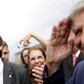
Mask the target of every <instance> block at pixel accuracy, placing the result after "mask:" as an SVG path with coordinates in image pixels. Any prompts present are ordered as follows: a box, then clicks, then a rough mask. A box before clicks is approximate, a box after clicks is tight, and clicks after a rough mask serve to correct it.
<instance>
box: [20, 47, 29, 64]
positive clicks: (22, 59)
mask: <svg viewBox="0 0 84 84" xmlns="http://www.w3.org/2000/svg"><path fill="white" fill-rule="evenodd" d="M28 49H29V48H24V49H23V50H22V51H21V61H22V63H23V64H26V63H25V61H24V58H23V52H24V51H25V50H28Z"/></svg>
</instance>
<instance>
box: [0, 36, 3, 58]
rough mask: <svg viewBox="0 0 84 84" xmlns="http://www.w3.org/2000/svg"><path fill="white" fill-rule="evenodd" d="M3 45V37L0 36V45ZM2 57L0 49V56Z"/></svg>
mask: <svg viewBox="0 0 84 84" xmlns="http://www.w3.org/2000/svg"><path fill="white" fill-rule="evenodd" d="M2 45H3V39H2V37H1V36H0V46H2ZM1 57H2V50H0V58H1Z"/></svg>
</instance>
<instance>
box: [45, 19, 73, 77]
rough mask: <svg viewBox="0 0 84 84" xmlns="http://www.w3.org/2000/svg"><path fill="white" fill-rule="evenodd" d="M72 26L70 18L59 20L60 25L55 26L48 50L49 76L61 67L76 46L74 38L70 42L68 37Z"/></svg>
mask: <svg viewBox="0 0 84 84" xmlns="http://www.w3.org/2000/svg"><path fill="white" fill-rule="evenodd" d="M70 28H71V21H70V19H69V18H67V19H64V20H62V21H60V22H59V24H58V26H54V27H53V29H52V33H51V38H50V41H49V43H48V47H47V51H46V56H47V58H46V65H47V67H48V72H49V73H48V74H49V76H50V75H52V74H53V73H54V72H56V71H57V70H58V69H59V66H60V64H61V63H62V61H63V60H64V59H65V58H67V57H68V56H69V55H70V54H71V52H72V48H73V46H74V42H73V40H70V41H69V42H68V37H69V33H70Z"/></svg>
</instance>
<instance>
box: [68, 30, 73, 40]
mask: <svg viewBox="0 0 84 84" xmlns="http://www.w3.org/2000/svg"><path fill="white" fill-rule="evenodd" d="M73 39H74V33H73V32H72V31H70V34H69V37H68V41H70V40H73Z"/></svg>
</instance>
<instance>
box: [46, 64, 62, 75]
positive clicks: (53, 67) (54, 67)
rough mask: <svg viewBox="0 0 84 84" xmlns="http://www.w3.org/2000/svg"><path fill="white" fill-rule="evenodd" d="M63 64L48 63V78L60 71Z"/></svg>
mask: <svg viewBox="0 0 84 84" xmlns="http://www.w3.org/2000/svg"><path fill="white" fill-rule="evenodd" d="M60 65H61V63H46V66H47V70H48V76H51V75H52V74H53V73H55V72H56V71H58V69H59V67H60Z"/></svg>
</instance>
